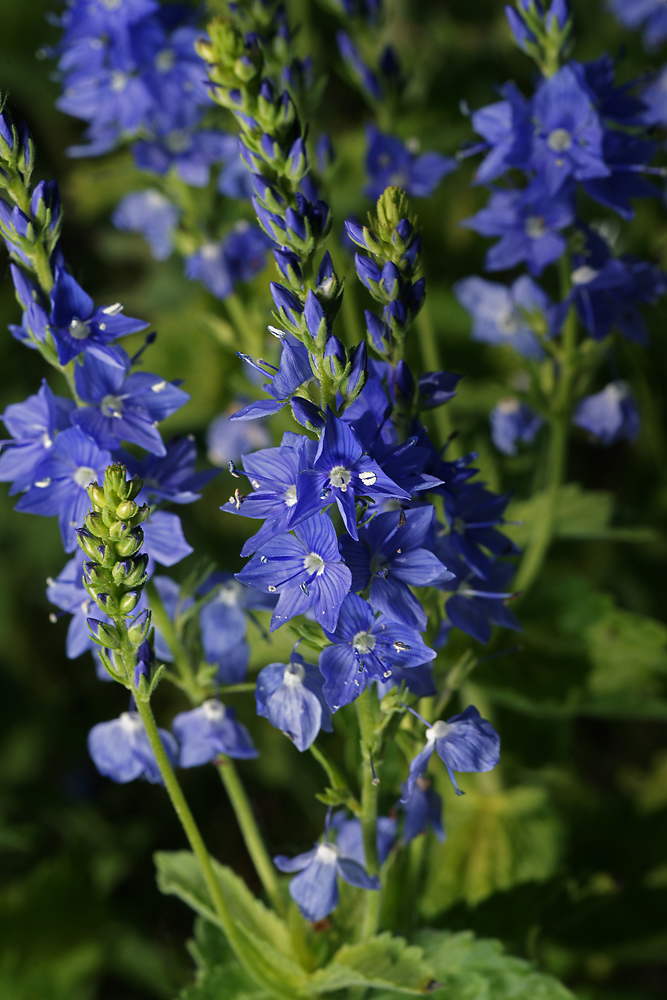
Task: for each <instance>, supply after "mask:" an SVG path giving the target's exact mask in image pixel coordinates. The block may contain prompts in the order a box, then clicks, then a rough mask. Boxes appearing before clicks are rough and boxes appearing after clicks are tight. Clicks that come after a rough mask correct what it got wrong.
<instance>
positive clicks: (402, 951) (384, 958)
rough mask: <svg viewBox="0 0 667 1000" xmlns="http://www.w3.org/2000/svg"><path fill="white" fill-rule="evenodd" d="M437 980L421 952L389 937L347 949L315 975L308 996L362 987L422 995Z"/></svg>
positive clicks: (383, 936) (380, 937) (343, 949)
mask: <svg viewBox="0 0 667 1000" xmlns="http://www.w3.org/2000/svg"><path fill="white" fill-rule="evenodd" d="M433 980H434V973H433V969H432V968H431V966H430V965H429V964H427V963H425V962H424V961H423V954H422V950H421V948H416V947H414V945H408V943H407V941H405V940H404V939H403V938H398V937H392V935H391V934H389V933H386V934H380V935H379V936H378V937H375V938H371V940H370V941H364V942H363V943H362V944H351V945H348V944H346V945H343V947H342V948H340V949H339V950H338V951H337V952H336V954H335V955H334V957H333V959H332V960H331V962H330V963H329V964H328V965H327V966H326V968H324V969H318V971H317V972H315V973H314V975H313V977H312V979H311V983H310V986H309V989H308V992H309V993H310V994H316V993H332V992H334V991H335V990H342V989H347V988H349V987H352V986H360V987H366V988H370V987H374V988H375V989H387V988H390V989H391V990H392V992H393V993H409V994H421V993H424V992H426V991H427V990H428V989H429V987H430V985H431V984H432V983H433Z"/></svg>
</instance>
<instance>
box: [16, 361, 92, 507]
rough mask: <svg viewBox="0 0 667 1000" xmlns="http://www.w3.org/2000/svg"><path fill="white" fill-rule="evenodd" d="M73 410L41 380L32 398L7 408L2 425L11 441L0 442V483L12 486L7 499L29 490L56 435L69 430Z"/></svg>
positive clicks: (66, 401) (70, 404)
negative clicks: (66, 429) (0, 451)
mask: <svg viewBox="0 0 667 1000" xmlns="http://www.w3.org/2000/svg"><path fill="white" fill-rule="evenodd" d="M73 409H74V403H73V402H72V401H71V400H69V399H65V398H64V397H62V396H54V395H53V393H52V392H51V390H50V389H49V387H48V385H47V384H46V380H45V379H42V385H41V388H40V389H39V391H38V392H37V394H36V395H34V396H28V398H27V399H26V400H24V401H23V402H22V403H10V405H9V406H8V407H7V409H6V410H5V412H4V413H3V414H2V421H3V423H4V425H5V427H6V428H7V430H8V431H9V433H10V434H11V436H12V439H13V440H7V441H0V446H2V447H3V448H4V450H3V452H2V454H1V455H0V482H2V483H11V484H12V486H11V488H10V490H9V495H10V496H13V495H14V494H15V493H19V492H21V490H27V489H28V488H29V487H30V486H32V484H33V482H34V481H35V470H36V468H37V466H38V465H39V464H40V463H41V462H42V461H43V459H45V458H46V456H47V455H48V453H49V451H50V449H51V448H52V447H53V442H54V440H55V437H56V434H57V433H58V431H62V430H65V428H66V427H69V426H70V414H71V413H72V410H73Z"/></svg>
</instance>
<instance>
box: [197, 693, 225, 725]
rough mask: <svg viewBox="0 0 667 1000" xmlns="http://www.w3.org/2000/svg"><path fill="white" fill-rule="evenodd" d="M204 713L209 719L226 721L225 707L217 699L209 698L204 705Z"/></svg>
mask: <svg viewBox="0 0 667 1000" xmlns="http://www.w3.org/2000/svg"><path fill="white" fill-rule="evenodd" d="M202 712H203V714H204V715H205V716H206V718H207V719H211V720H213V719H216V720H217V719H224V717H225V706H224V705H223V704H222V702H221V701H218V699H217V698H209V700H208V701H205V702H204V704H203V705H202Z"/></svg>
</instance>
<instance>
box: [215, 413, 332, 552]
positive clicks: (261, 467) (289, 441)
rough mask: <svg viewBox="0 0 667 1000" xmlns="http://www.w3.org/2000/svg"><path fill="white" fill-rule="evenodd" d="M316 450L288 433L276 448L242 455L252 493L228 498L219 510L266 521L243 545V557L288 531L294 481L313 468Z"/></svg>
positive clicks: (297, 436) (291, 516)
mask: <svg viewBox="0 0 667 1000" xmlns="http://www.w3.org/2000/svg"><path fill="white" fill-rule="evenodd" d="M316 450H317V445H316V443H315V442H314V441H311V440H310V439H309V438H307V437H305V436H304V435H302V434H294V433H291V432H290V433H288V434H285V435H284V436H283V443H282V444H281V445H280V447H279V448H264V449H263V450H262V451H258V452H255V454H254V455H244V456H243V466H244V473H245V475H246V476H248V478H249V479H250V484H251V486H252V487H253V490H254V491H255V492H253V493H250V494H249V495H247V496H243V497H242V498H241V496H240V495H239V497H238V498H237V497H231V498H230V500H229V503H226V504H225V505H224V506H223V507H222V508H221V509H222V510H224V511H227V512H229V513H232V514H239V513H240V514H243V515H245V516H246V517H252V518H262V519H265V520H264V524H263V525H262V527H261V528H260V529H259V531H258V532H257V534H255V535H253V536H252V538H249V539H248V541H247V542H246V543H245V544H244V546H243V548H242V549H241V555H242V556H249V555H251V554H252V553H253V552H254V551H255V550H256V549H257V548H259V547H260V546H261V545H263V544H264V543H265V542H267V541H268V540H269V539H270V538H274V537H275V536H276V535H280V534H282V532H284V531H287V530H288V529H289V527H290V526H291V522H292V519H293V514H294V507H295V505H296V484H297V480H298V478H299V476H300V475H301V473H302V472H303V471H304V470H305V469H307V468H310V467H311V466H312V464H313V461H314V459H315V452H316Z"/></svg>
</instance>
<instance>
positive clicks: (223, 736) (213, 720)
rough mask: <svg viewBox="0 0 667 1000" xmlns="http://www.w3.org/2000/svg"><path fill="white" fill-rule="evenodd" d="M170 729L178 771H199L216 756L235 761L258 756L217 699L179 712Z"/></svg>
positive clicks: (231, 712)
mask: <svg viewBox="0 0 667 1000" xmlns="http://www.w3.org/2000/svg"><path fill="white" fill-rule="evenodd" d="M171 728H172V729H173V731H174V734H175V736H176V739H177V740H178V742H179V755H178V764H179V767H199V765H200V764H208V763H209V762H210V761H212V760H215V758H216V757H218V756H219V755H220V754H224V755H225V756H226V757H234V758H236V759H238V760H249V759H251V758H253V757H258V756H259V753H258V751H257V750H256V749H255V747H254V746H253V743H252V739H251V737H250V733H249V732H248V730H247V729H246V727H245V726H244V725H243V724H242V723H240V722H237V721H236V719H235V717H234V709H232V708H226V707H225V706H224V705H223V704H222V702H220V701H218V700H217V698H211V699H210V700H209V701H205V702H204V704H203V705H200V706H199V708H193V709H192V710H191V711H190V712H181V713H180V714H179V715H177V716H176V717H175V719H174V721H173V722H172V724H171Z"/></svg>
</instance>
